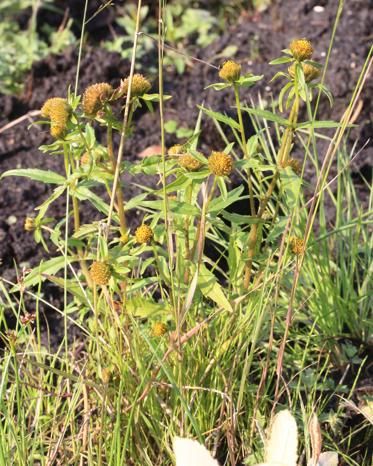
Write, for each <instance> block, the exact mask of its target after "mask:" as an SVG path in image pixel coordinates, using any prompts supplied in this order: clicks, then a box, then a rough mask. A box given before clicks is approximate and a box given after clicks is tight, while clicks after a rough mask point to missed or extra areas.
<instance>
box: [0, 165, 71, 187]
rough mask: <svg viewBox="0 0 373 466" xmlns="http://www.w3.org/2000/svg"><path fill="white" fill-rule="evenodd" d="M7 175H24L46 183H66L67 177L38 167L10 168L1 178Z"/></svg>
mask: <svg viewBox="0 0 373 466" xmlns="http://www.w3.org/2000/svg"><path fill="white" fill-rule="evenodd" d="M6 176H22V177H25V178H29V179H30V180H34V181H41V182H42V183H46V184H64V183H65V181H66V179H65V178H64V177H63V176H61V175H60V174H58V173H56V172H53V171H51V170H40V169H38V168H16V169H14V170H8V171H6V172H5V173H3V174H2V175H1V178H4V177H6Z"/></svg>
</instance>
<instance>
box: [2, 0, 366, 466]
mask: <svg viewBox="0 0 373 466" xmlns="http://www.w3.org/2000/svg"><path fill="white" fill-rule="evenodd" d="M141 14H142V10H141V2H139V3H138V8H137V11H136V19H135V23H134V28H133V43H134V47H133V52H132V60H131V72H130V74H129V76H127V77H126V79H124V80H122V81H121V84H120V85H119V86H118V87H117V88H112V87H111V86H110V85H109V84H108V83H92V85H91V86H89V87H88V88H87V89H86V91H85V93H84V94H83V96H79V95H77V94H76V93H72V92H71V91H70V90H68V91H67V96H66V99H61V98H59V99H57V100H55V99H54V98H53V97H52V100H48V101H47V103H46V104H45V106H44V111H43V114H44V118H45V120H42V121H40V122H39V124H42V125H50V128H51V142H50V143H49V144H47V145H44V146H41V148H40V149H41V151H43V152H44V153H45V156H46V157H50V156H52V155H53V156H59V157H61V158H63V160H64V168H65V172H64V174H60V173H55V172H51V171H46V170H41V169H35V168H33V169H14V170H10V171H7V172H5V173H3V174H2V177H7V176H25V177H28V178H30V179H32V180H35V181H40V182H44V183H47V184H48V185H51V186H52V187H53V191H52V193H51V195H50V197H49V198H48V199H47V200H45V201H44V202H43V203H42V204H41V205H40V206H39V207H38V209H37V212H38V213H37V215H36V217H35V218H33V219H31V218H28V219H26V221H25V229H26V230H27V231H28V232H29V233H30V234H34V238H35V240H36V241H37V242H38V243H40V244H41V245H42V246H43V247H44V248H45V249H47V250H49V251H51V256H52V257H50V258H49V259H47V260H45V261H43V262H42V263H41V264H40V265H39V266H38V267H36V268H34V269H33V270H22V271H20V272H19V275H18V279H17V282H16V283H13V282H11V281H10V280H8V279H6V278H4V279H2V280H1V281H0V306H1V310H2V311H3V312H2V313H0V325H1V329H2V330H1V338H2V341H3V343H4V347H5V349H4V352H3V354H2V358H1V359H0V367H1V373H2V379H1V381H0V463H3V464H9V463H11V462H12V463H14V464H25V465H26V464H33V463H35V462H39V463H40V464H42V465H43V466H44V465H47V464H54V463H56V462H59V463H60V464H74V465H75V464H76V465H78V464H79V465H80V464H81V465H83V464H89V465H91V464H92V465H93V464H97V465H106V464H107V465H115V466H117V465H118V466H119V465H122V464H133V465H134V466H140V465H141V466H144V465H146V466H154V465H160V464H162V465H167V466H168V465H170V464H172V462H173V453H172V446H171V442H172V438H173V437H174V436H178V435H181V436H190V437H195V438H198V441H199V442H200V443H203V441H204V439H205V438H206V441H207V444H208V445H209V449H210V450H211V451H213V450H214V454H215V452H216V451H217V453H218V455H219V459H220V458H221V459H222V463H223V462H226V463H227V464H231V465H235V464H237V463H238V461H245V463H246V464H252V465H253V464H258V463H260V462H262V461H266V462H267V464H271V463H273V461H275V460H276V461H277V460H278V457H277V458H276V454H277V451H276V449H275V450H274V451H275V453H274V455H275V456H273V455H272V453H268V452H266V453H264V454H263V440H262V438H263V435H262V431H263V429H264V427H266V426H268V425H271V424H272V422H273V424H276V419H278V417H277V418H276V417H275V418H274V419H275V420H273V417H274V416H273V415H274V412H275V411H276V410H277V408H280V410H282V409H284V408H285V407H286V406H288V405H291V407H292V411H293V412H294V413H296V417H297V420H298V422H299V421H300V420H302V421H303V422H302V424H303V427H304V436H303V437H304V438H299V445H298V450H296V448H294V447H292V448H291V450H292V451H293V454H292V459H291V460H290V463H289V464H294V462H295V461H296V459H294V458H296V457H297V454H298V453H299V454H300V452H302V457H304V458H306V460H307V461H310V464H312V463H313V464H315V463H316V462H319V464H323V465H325V464H327V463H326V460H325V456H324V457H322V456H321V450H320V447H321V445H320V438H321V429H322V430H323V432H322V437H323V439H325V440H324V442H325V444H326V447H327V448H329V449H331V450H333V451H335V452H336V453H338V455H340V456H341V457H343V459H344V461H345V462H346V464H348V465H351V466H358V465H360V466H362V465H364V466H368V464H369V458H368V449H367V448H365V447H366V446H367V445H368V443H369V439H368V436H369V431H368V428H367V425H368V423H369V422H370V420H369V419H370V418H369V416H368V415H367V414H366V413H367V409H369V404H368V401H369V400H367V399H364V403H365V404H364V408H366V409H365V410H364V411H363V410H361V411H362V413H365V414H363V416H362V417H360V418H359V423H358V424H357V427H356V428H351V427H350V426H349V420H348V421H346V418H347V416H346V413H347V410H348V409H350V408H349V407H350V406H351V404H352V403H353V402H352V400H353V399H354V397H355V391H354V389H355V387H356V385H357V383H358V381H359V379H360V377H361V373H362V371H363V370H364V367H365V365H366V364H367V357H366V355H365V354H364V349H365V348H364V344H366V343H367V342H369V341H370V340H369V339H370V333H371V324H370V322H369V319H368V316H369V307H368V306H369V296H370V293H369V276H370V274H371V267H372V265H371V264H372V260H371V252H370V249H369V239H368V238H369V237H368V231H369V228H370V227H371V223H372V222H371V199H370V204H369V207H368V209H367V211H366V212H364V213H363V212H359V210H358V209H356V207H357V206H358V203H357V202H355V205H354V202H351V201H352V200H353V199H355V198H356V195H355V193H354V190H353V186H352V182H351V177H350V175H349V172H348V169H347V167H348V162H347V156H346V155H347V154H346V147H344V145H343V141H344V136H345V131H346V130H347V129H348V127H349V124H350V117H351V114H352V110H353V108H354V102H356V99H355V97H356V96H357V95H359V92H361V91H362V89H363V83H364V78H365V77H366V75H367V73H368V71H369V68H368V67H367V66H365V67H364V68H363V69H362V72H361V80H359V82H358V83H357V84H356V88H355V91H354V96H353V98H352V101H351V102H352V103H351V104H349V105H348V107H347V112H346V113H345V116H344V117H343V118H342V120H341V122H334V121H324V120H319V119H316V117H315V115H316V114H317V112H316V109H317V103H318V96H319V95H321V94H322V93H324V94H326V95H327V96H328V97H330V94H329V92H328V90H327V88H326V87H325V86H324V84H323V82H324V79H323V78H324V76H325V73H323V75H322V76H321V77H320V82H317V81H316V80H310V79H306V74H307V68H305V67H304V65H309V66H312V67H317V65H316V64H314V63H313V62H311V63H310V62H307V63H306V62H304V61H302V62H300V61H299V60H296V59H295V58H294V56H293V55H292V54H290V52H289V51H285V56H282V57H280V58H279V59H276V61H275V64H277V65H281V64H283V65H286V67H289V68H290V70H289V69H288V70H287V72H286V71H280V72H279V73H277V77H281V78H284V79H285V80H286V82H285V84H284V87H283V89H282V90H281V92H280V94H279V96H278V107H276V105H275V104H273V106H272V107H270V108H268V107H265V106H264V104H263V102H262V101H259V103H258V104H257V105H254V104H252V105H251V106H250V107H248V106H247V105H246V104H243V103H242V102H241V95H240V93H241V90H242V88H243V87H251V86H254V85H255V84H256V83H257V82H258V81H259V79H262V77H261V76H253V75H252V74H249V73H245V70H244V69H243V67H242V66H240V64H238V63H232V62H230V63H228V64H225V65H224V66H223V67H222V69H221V70H219V71H217V76H218V75H219V74H220V77H221V79H223V80H224V81H223V82H217V83H215V84H212V85H211V86H213V87H214V88H215V89H216V90H217V91H218V90H220V89H230V90H231V91H232V94H233V95H234V98H235V102H236V112H237V117H236V118H233V117H228V116H227V115H226V114H224V113H223V112H217V111H214V110H212V109H210V108H206V107H202V106H200V114H199V117H198V119H197V121H196V122H195V124H193V127H194V129H193V134H191V135H188V136H186V137H188V139H187V140H186V141H185V142H184V143H183V144H178V145H176V146H174V147H172V148H169V149H168V150H166V147H165V144H164V141H165V132H166V129H167V126H166V125H167V123H166V122H165V117H164V115H165V113H164V106H165V102H166V101H167V98H168V97H169V96H165V95H164V91H163V73H164V72H165V69H166V68H165V66H164V60H163V58H164V55H163V52H164V50H163V47H162V44H163V39H164V37H165V30H164V27H165V22H164V21H161V20H162V19H163V18H164V2H162V1H160V3H159V15H160V16H159V18H158V25H159V37H158V40H159V49H158V53H159V55H158V56H159V63H158V70H159V72H158V76H157V77H158V80H159V93H158V94H153V93H150V92H151V89H149V85H150V83H151V82H153V78H154V76H152V75H151V74H150V76H149V77H148V78H149V80H148V78H146V77H144V76H142V75H138V74H135V73H134V68H135V58H136V43H137V39H138V38H139V34H138V33H139V31H140V19H141ZM372 53H373V50H372V51H371V52H370V55H369V56H368V58H367V62H366V63H369V60H370V59H371V56H372ZM298 57H299V56H298ZM303 58H304V57H303ZM324 71H325V70H324ZM315 74H316V73H315V72H313V75H315ZM153 102H157V104H158V109H159V120H160V123H161V135H160V139H161V142H162V144H161V145H162V147H161V154H160V155H153V156H150V157H148V158H145V159H143V160H141V161H140V162H130V161H129V160H127V159H126V154H125V152H124V148H125V142H127V141H128V140H129V139H130V137H131V135H132V134H133V132H134V131H136V130H137V127H136V123H135V121H136V119H135V118H133V116H134V114H135V112H136V111H137V110H138V109H139V107H140V106H144V105H145V106H147V108H149V111H152V110H153V108H152V103H153ZM300 105H303V106H304V107H305V109H306V117H305V119H306V121H299V120H300V117H299V112H298V110H299V107H300ZM244 112H245V114H247V115H249V116H250V118H251V120H252V123H253V126H254V134H253V135H252V136H250V137H249V138H247V136H246V134H245V131H244V128H243V115H244ZM205 116H207V117H208V118H211V119H212V121H213V122H214V124H215V126H216V128H217V129H218V131H219V132H220V134H221V141H216V146H217V147H214V148H211V150H209V151H208V152H205V151H202V150H201V147H200V146H201V145H200V135H201V119H202V118H205ZM168 126H169V125H168ZM226 127H229V129H230V131H225V129H226ZM173 128H174V129H175V127H171V129H173ZM323 128H328V129H333V128H334V129H335V131H336V133H335V136H334V137H333V138H332V139H331V149H330V152H328V154H327V156H326V157H325V159H324V162H323V166H322V167H319V165H318V160H319V157H318V152H317V139H318V137H320V136H321V135H320V132H321V130H322V129H323ZM316 129H317V132H316V131H315V130H316ZM99 131H100V136H101V133H102V132H104V133H105V137H103V138H101V137H99V136H98V132H99ZM115 132H118V133H119V137H120V142H119V145H118V146H116V145H115V143H114V141H116V139H115V138H114V137H113V135H114V133H115ZM231 134H233V136H231ZM324 137H325V136H324ZM230 138H231V139H230ZM294 141H297V143H298V145H300V147H301V148H302V149H303V152H304V154H305V160H304V161H303V164H301V163H300V162H298V163H296V160H294V153H293V151H294ZM337 150H340V151H341V155H340V162H339V163H340V164H341V166H340V167H339V168H340V173H339V176H338V178H337V180H338V181H337V183H338V190H337V195H334V194H332V193H330V192H329V191H330V190H329V188H330V186H329V185H328V184H327V183H326V175H327V172H328V163H329V162H330V160H331V158H330V157H331V155H330V154H333V151H335V153H336V152H337ZM116 155H117V157H116ZM306 158H309V159H310V160H311V162H313V163H314V169H315V172H316V173H317V174H318V179H319V182H318V183H317V185H316V187H315V192H314V197H313V198H312V199H311V202H306V201H305V199H304V195H303V190H302V183H303V182H304V181H303V173H304V170H303V168H304V164H305V163H306ZM344 161H345V162H346V164H345V163H344ZM301 165H302V169H300V166H301ZM123 174H126V180H128V179H132V183H133V184H134V185H136V186H137V188H138V193H137V194H136V195H134V196H133V197H129V195H128V190H127V181H126V183H124V182H123V181H122V178H121V175H123ZM140 177H141V178H140ZM147 177H148V179H149V183H145V182H143V183H144V184H143V185H141V184H140V182H139V179H141V180H144V179H146V178H147ZM233 177H236V179H237V180H238V183H237V186H236V187H235V188H231V182H232V180H233ZM154 181H156V183H154ZM150 186H153V187H150ZM246 186H247V194H246V193H245V187H246ZM342 191H343V192H346V191H347V192H348V196H346V197H345V198H343V196H342V194H341V193H342ZM371 192H372V191H371ZM326 195H330V196H331V198H332V200H333V201H335V204H336V207H337V219H336V223H335V225H334V226H333V227H332V228H330V226H329V223H328V222H326V214H325V211H324V208H323V201H324V198H325V196H326ZM60 196H64V197H65V199H66V213H65V215H64V216H63V217H62V218H57V219H54V218H51V217H49V216H48V217H47V215H49V209H50V207H51V206H52V205H53V203H54V202H55V200H56V199H58V198H59V197H60ZM370 196H372V194H370ZM355 200H356V199H355ZM237 201H241V202H243V203H244V205H246V210H243V211H241V212H240V213H236V212H232V210H231V209H230V208H231V207H232V206H234V204H235V203H236V202H237ZM344 201H346V203H345V202H344ZM313 202H319V203H320V209H319V212H320V214H319V220H320V222H319V223H320V228H319V231H316V232H315V233H312V231H311V227H312V225H313V223H314V220H315V212H316V210H315V209H314V208H313V207H314V204H313ZM86 203H91V204H92V205H93V206H94V208H95V209H96V211H97V220H94V221H91V222H90V223H87V224H82V222H81V215H80V213H81V211H82V209H84V206H85V204H86ZM309 206H311V207H309ZM308 208H309V210H308ZM130 215H132V219H136V220H137V221H136V222H135V225H133V224H132V222H131V223H129V222H128V219H129V217H130ZM129 225H131V228H130V227H129ZM334 238H336V240H335V241H338V242H339V243H338V248H335V251H336V253H335V254H334V251H333V250H332V252H333V254H331V252H330V247H329V246H330V241H332V240H334ZM207 243H208V247H207V246H206V245H207ZM211 250H214V252H215V254H214V253H212V252H211ZM337 264H338V266H339V267H340V270H338V267H337ZM331 272H333V274H331ZM46 281H48V282H49V283H51V284H53V285H55V286H57V287H60V288H61V291H62V293H61V294H63V303H61V308H59V307H57V306H54V305H53V304H52V303H50V302H48V299H47V298H46V295H45V294H44V290H45V282H46ZM298 284H299V286H298ZM341 297H347V298H348V299H350V298H351V297H352V302H354V300H356V304H358V306H359V307H358V308H357V307H355V306H353V305H352V306H351V307H350V308H349V309H348V310H347V311H348V312H347V311H344V312H342V311H343V310H340V312H339V313H338V315H336V316H335V317H338V319H333V320H335V322H334V323H331V319H330V307H331V306H333V305H335V304H338V305H339V306H341V305H342V304H341V303H342V300H341ZM326 298H327V299H328V300H329V301H328V303H326V302H325V301H326ZM320 301H321V302H320ZM30 302H31V303H32V304H31V305H30ZM30 306H32V308H31V307H30ZM44 309H50V310H52V311H53V312H54V313H56V314H58V315H60V316H61V320H62V321H63V336H62V337H61V340H60V342H59V347H58V348H57V349H56V348H52V346H51V345H50V344H49V336H50V335H49V333H48V331H47V332H45V333H46V335H44V338H43V335H42V322H43V312H44ZM339 309H340V308H339ZM5 312H6V313H7V315H9V314H11V315H12V316H13V317H14V320H15V322H16V324H15V328H13V329H11V328H10V327H9V321H8V319H7V318H6V317H5ZM354 317H355V318H354ZM346 328H347V329H346ZM73 329H75V330H77V331H78V336H77V337H76V338H73V339H71V338H70V332H71V331H72V330H73ZM342 331H343V332H344V335H343V337H344V338H345V340H342V341H341V342H338V338H339V337H340V335H338V333H339V332H342ZM352 335H354V337H355V336H358V337H359V339H360V340H361V341H360V342H359V344H358V345H357V344H355V341H354V342H353V343H352V342H349V341H348V337H351V336H352ZM333 339H334V340H337V342H333ZM335 360H338V362H340V363H341V364H344V365H345V366H346V369H344V372H343V374H341V373H340V372H339V368H338V367H336V366H335V364H334V361H335ZM348 371H350V372H348ZM347 375H349V376H350V377H349V379H350V381H349V384H347V382H346V380H345V379H346V376H347ZM341 397H343V402H342V400H341ZM346 403H349V404H346ZM315 412H316V413H317V415H318V418H319V419H321V420H322V421H323V422H322V424H321V425H319V423H318V421H317V425H316V422H315V417H314V414H313V413H315ZM286 417H287V420H288V421H289V422H290V423H291V425H292V429H291V430H292V432H293V434H294V433H295V436H296V435H297V428H296V426H295V421H294V420H293V419H292V418H291V417H290V414H289V413H287V414H286ZM271 419H272V421H271ZM309 420H313V423H309ZM294 426H295V428H294ZM272 429H273V428H272ZM272 433H273V432H272ZM269 437H270V438H271V437H272V435H270V436H269ZM281 438H282V437H281ZM292 439H293V440H294V435H293V436H292ZM266 443H271V442H268V441H267V442H266ZM292 444H293V445H294V441H292ZM356 444H358V446H360V445H363V447H362V448H360V450H361V451H356V449H355V445H356ZM204 454H205V455H206V454H207V453H206V452H205V453H204ZM271 455H272V456H271ZM207 458H208V457H207ZM332 460H333V461H334V462H335V454H333V458H332ZM206 461H207V460H206ZM188 466H189V465H188Z"/></svg>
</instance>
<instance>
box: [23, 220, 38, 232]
mask: <svg viewBox="0 0 373 466" xmlns="http://www.w3.org/2000/svg"><path fill="white" fill-rule="evenodd" d="M24 228H25V230H26V231H34V230H35V228H36V224H35V219H34V218H32V217H26V219H25V225H24Z"/></svg>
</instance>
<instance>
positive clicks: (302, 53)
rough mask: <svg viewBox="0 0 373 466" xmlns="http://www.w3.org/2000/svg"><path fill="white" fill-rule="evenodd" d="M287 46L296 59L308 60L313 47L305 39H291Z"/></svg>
mask: <svg viewBox="0 0 373 466" xmlns="http://www.w3.org/2000/svg"><path fill="white" fill-rule="evenodd" d="M289 48H290V51H291V53H292V54H293V57H294V58H295V59H296V60H298V61H303V60H309V59H310V58H311V57H312V54H313V47H312V45H311V42H310V41H309V40H307V39H295V40H293V41H291V43H290V46H289Z"/></svg>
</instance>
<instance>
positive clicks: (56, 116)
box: [41, 97, 69, 138]
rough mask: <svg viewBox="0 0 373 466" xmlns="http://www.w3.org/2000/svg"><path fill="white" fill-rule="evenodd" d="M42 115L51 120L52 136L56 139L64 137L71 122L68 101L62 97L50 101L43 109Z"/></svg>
mask: <svg viewBox="0 0 373 466" xmlns="http://www.w3.org/2000/svg"><path fill="white" fill-rule="evenodd" d="M41 115H42V116H43V117H47V118H49V119H50V121H51V129H50V133H51V135H52V136H53V137H55V138H60V137H62V136H63V134H64V133H65V131H66V129H67V122H68V120H69V106H68V104H67V101H66V99H63V98H61V97H53V98H51V99H48V100H47V101H46V102H45V103H44V105H43V106H42V108H41Z"/></svg>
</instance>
